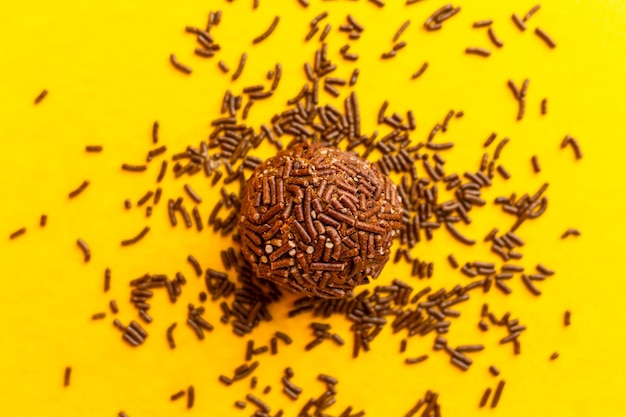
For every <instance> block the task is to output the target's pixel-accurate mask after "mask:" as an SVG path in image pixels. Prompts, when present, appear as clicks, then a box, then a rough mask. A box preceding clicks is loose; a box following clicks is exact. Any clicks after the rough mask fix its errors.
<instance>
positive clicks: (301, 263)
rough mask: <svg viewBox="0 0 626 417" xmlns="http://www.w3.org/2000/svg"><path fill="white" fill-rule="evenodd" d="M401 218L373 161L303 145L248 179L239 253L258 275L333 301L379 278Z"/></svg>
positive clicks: (386, 180)
mask: <svg viewBox="0 0 626 417" xmlns="http://www.w3.org/2000/svg"><path fill="white" fill-rule="evenodd" d="M401 221H402V209H401V204H400V197H399V196H398V194H397V192H396V188H395V186H394V184H393V183H392V182H391V180H390V179H389V178H388V177H387V176H385V175H384V174H382V173H381V172H380V171H379V170H378V169H377V168H376V167H375V166H371V165H370V163H369V162H367V161H365V160H363V159H362V158H360V157H359V156H357V155H355V154H353V153H350V152H344V151H341V150H339V149H337V148H333V147H324V146H321V145H310V144H304V145H299V146H296V147H294V148H291V149H288V150H286V151H283V152H280V153H279V154H277V155H276V156H274V157H272V158H270V159H268V160H266V161H265V162H263V163H262V164H260V165H259V166H258V167H257V168H256V170H255V172H254V173H253V175H252V177H251V178H250V179H249V180H248V183H247V185H246V188H245V195H244V199H243V201H242V208H241V217H240V219H239V231H240V235H241V250H242V254H243V256H244V258H245V259H246V260H247V261H248V262H249V263H250V264H251V266H252V269H253V270H254V272H255V273H256V275H257V276H258V277H259V278H262V279H267V280H270V281H272V282H274V283H276V284H278V285H280V286H281V287H283V288H286V289H288V290H290V291H292V292H295V293H299V294H306V295H309V296H319V297H325V298H340V297H343V296H344V295H345V294H346V293H347V292H348V291H349V290H352V289H353V288H354V287H355V286H357V285H360V284H366V283H368V282H369V280H370V279H375V278H377V277H378V275H379V274H380V272H381V270H382V269H383V267H384V265H385V263H386V262H387V260H388V259H389V248H390V246H391V242H392V239H393V237H394V235H395V233H396V230H398V229H399V228H400V226H401Z"/></svg>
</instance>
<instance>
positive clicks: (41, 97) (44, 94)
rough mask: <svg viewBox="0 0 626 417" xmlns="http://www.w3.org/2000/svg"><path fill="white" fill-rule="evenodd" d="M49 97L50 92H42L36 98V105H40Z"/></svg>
mask: <svg viewBox="0 0 626 417" xmlns="http://www.w3.org/2000/svg"><path fill="white" fill-rule="evenodd" d="M47 95H48V90H45V89H44V90H41V93H39V95H38V96H37V97H35V104H39V103H41V101H42V100H43V99H44V98H46V96H47Z"/></svg>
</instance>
